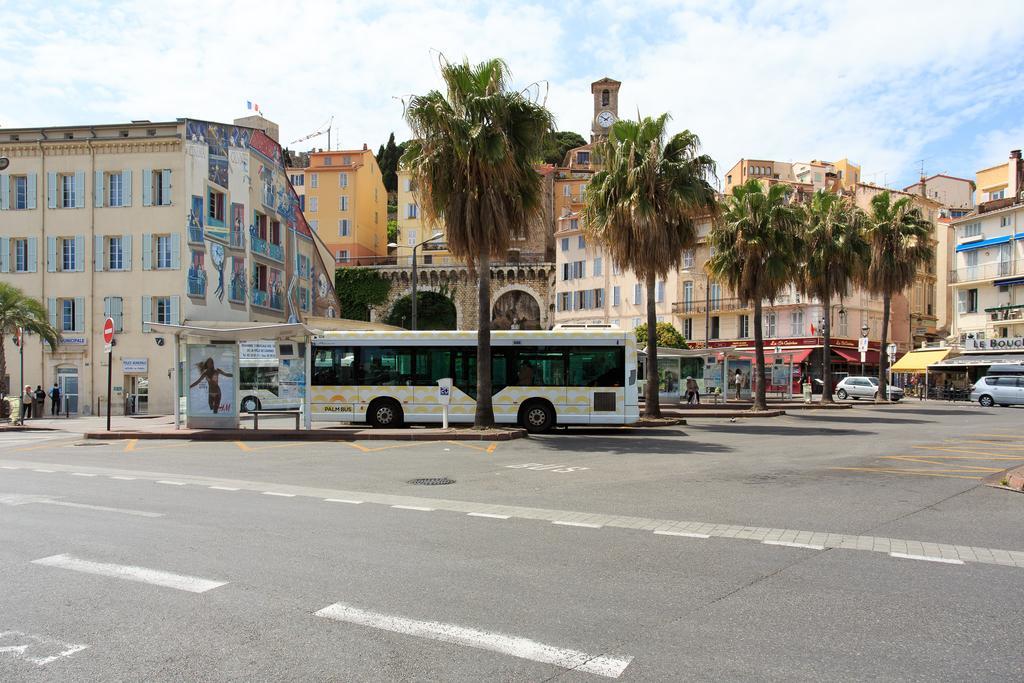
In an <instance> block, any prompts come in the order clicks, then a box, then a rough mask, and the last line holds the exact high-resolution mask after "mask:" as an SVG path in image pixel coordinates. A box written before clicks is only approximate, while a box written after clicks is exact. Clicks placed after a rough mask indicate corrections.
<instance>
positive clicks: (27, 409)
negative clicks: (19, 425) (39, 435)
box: [21, 384, 36, 422]
mask: <svg viewBox="0 0 1024 683" xmlns="http://www.w3.org/2000/svg"><path fill="white" fill-rule="evenodd" d="M35 400H36V396H35V394H33V393H32V385H30V384H26V385H25V389H24V391H22V392H21V421H22V422H24V421H25V418H26V417H27V418H28V419H30V420H31V419H32V402H33V401H35Z"/></svg>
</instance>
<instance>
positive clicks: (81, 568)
mask: <svg viewBox="0 0 1024 683" xmlns="http://www.w3.org/2000/svg"><path fill="white" fill-rule="evenodd" d="M32 564H39V565H42V566H44V567H56V568H58V569H69V570H71V571H75V572H83V573H85V574H95V575H97V576H107V577H110V578H113V579H123V580H125V581H135V582H138V583H148V584H151V585H154V586H162V587H164V588H173V589H175V590H179V591H188V592H189V593H205V592H206V591H209V590H213V589H214V588H218V587H220V586H224V585H226V584H227V581H213V580H211V579H202V578H199V577H198V576H188V575H186V574H174V573H172V572H165V571H161V570H159V569H149V568H147V567H135V566H132V565H126V564H112V563H109V562H93V561H91V560H84V559H82V558H79V557H74V556H72V555H67V554H61V555H52V556H50V557H43V558H40V559H38V560H32Z"/></svg>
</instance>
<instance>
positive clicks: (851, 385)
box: [836, 377, 903, 401]
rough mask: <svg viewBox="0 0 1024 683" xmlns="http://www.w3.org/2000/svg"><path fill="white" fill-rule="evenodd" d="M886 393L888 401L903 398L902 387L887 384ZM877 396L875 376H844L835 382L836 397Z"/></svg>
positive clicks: (871, 397)
mask: <svg viewBox="0 0 1024 683" xmlns="http://www.w3.org/2000/svg"><path fill="white" fill-rule="evenodd" d="M886 393H888V394H889V400H890V401H898V400H900V399H901V398H903V389H900V388H899V387H894V386H893V385H891V384H889V385H887V386H886ZM876 396H878V378H877V377H844V378H843V379H841V380H840V381H839V383H838V384H836V398H841V399H846V398H852V399H860V398H870V399H872V400H874V399H875V397H876Z"/></svg>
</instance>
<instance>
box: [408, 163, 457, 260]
mask: <svg viewBox="0 0 1024 683" xmlns="http://www.w3.org/2000/svg"><path fill="white" fill-rule="evenodd" d="M438 233H440V234H441V235H442V237H440V238H438V239H436V240H431V241H429V242H427V243H426V244H424V245H423V246H422V247H420V248H419V249H417V250H416V259H417V263H418V264H419V265H439V266H448V265H452V264H454V263H456V261H455V260H453V258H452V255H451V252H449V251H448V247H447V242H446V238H445V237H444V225H440V226H437V227H435V228H434V229H433V230H430V229H428V228H427V227H426V223H425V222H424V221H423V213H422V212H421V211H420V197H419V193H418V192H417V191H416V185H415V183H413V180H412V177H411V176H410V174H409V172H408V171H406V170H399V171H398V240H397V242H396V243H397V244H398V247H397V248H396V249H395V256H396V257H397V259H398V261H397V262H398V265H400V266H408V265H411V264H412V250H413V247H415V246H416V245H417V244H420V243H421V242H426V241H427V240H429V239H430V237H431V236H432V235H434V234H438Z"/></svg>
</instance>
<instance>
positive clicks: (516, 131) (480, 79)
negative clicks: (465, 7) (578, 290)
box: [402, 59, 554, 428]
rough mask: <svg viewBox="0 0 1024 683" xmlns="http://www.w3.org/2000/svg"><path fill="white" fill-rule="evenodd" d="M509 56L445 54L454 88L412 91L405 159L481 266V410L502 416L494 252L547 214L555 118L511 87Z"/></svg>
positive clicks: (482, 419) (444, 66) (436, 216)
mask: <svg viewBox="0 0 1024 683" xmlns="http://www.w3.org/2000/svg"><path fill="white" fill-rule="evenodd" d="M509 76H510V74H509V70H508V66H507V65H506V64H505V62H503V61H502V60H500V59H492V60H490V61H486V62H481V63H480V64H475V65H471V64H469V62H468V61H463V62H462V63H458V64H456V63H449V62H446V61H442V63H441V78H442V79H443V80H444V85H445V92H441V91H438V90H432V91H430V92H429V93H427V94H426V95H417V96H414V97H412V99H411V100H410V101H409V103H408V106H407V108H406V110H405V120H406V122H407V123H408V124H409V128H410V129H411V130H412V134H413V139H412V140H410V141H409V144H408V147H407V148H406V151H405V154H404V155H403V156H402V162H403V163H404V164H405V165H406V167H407V168H408V169H409V172H410V174H411V175H412V178H413V181H414V182H415V183H416V185H417V186H418V187H419V192H420V197H421V200H422V208H423V218H424V219H425V221H426V222H427V224H428V225H430V226H431V227H440V225H441V224H442V222H443V224H444V226H445V233H446V235H447V239H448V248H449V250H450V251H451V252H452V253H453V254H454V255H455V256H456V257H458V258H460V259H462V260H464V261H465V262H466V263H467V265H468V266H469V268H470V269H471V270H472V271H475V272H476V273H477V275H478V306H479V310H478V315H479V323H478V330H479V333H478V335H477V361H476V387H477V396H476V416H475V419H474V426H475V427H477V428H486V427H490V426H493V425H494V410H493V408H492V405H491V292H490V287H491V269H490V262H491V261H490V260H491V257H498V256H503V255H505V254H506V253H507V251H508V246H509V241H510V240H511V239H512V238H513V237H520V236H524V235H525V233H526V229H527V225H528V224H529V223H530V221H531V220H533V219H534V218H536V217H538V216H539V215H540V211H541V209H542V199H543V191H542V184H541V177H540V175H539V174H538V173H537V172H536V171H535V170H534V168H533V165H532V163H531V162H532V160H534V159H537V158H540V156H541V155H542V153H543V148H544V144H545V142H546V140H547V138H548V136H549V135H550V134H551V131H552V128H553V122H554V120H553V118H552V115H551V112H549V111H548V110H547V109H546V108H545V107H544V106H543V105H542V104H539V103H537V102H535V101H533V100H532V99H531V98H529V97H528V96H527V95H526V94H525V93H524V92H518V91H513V90H510V89H509V87H508V80H509Z"/></svg>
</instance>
